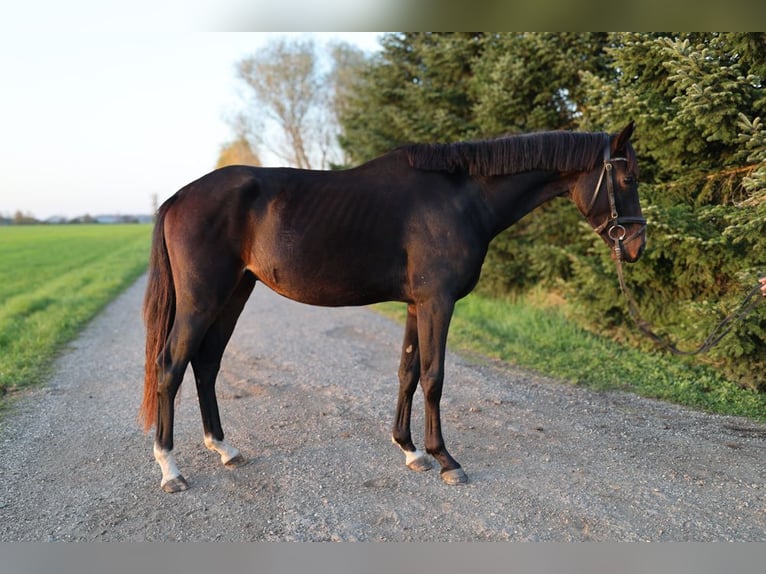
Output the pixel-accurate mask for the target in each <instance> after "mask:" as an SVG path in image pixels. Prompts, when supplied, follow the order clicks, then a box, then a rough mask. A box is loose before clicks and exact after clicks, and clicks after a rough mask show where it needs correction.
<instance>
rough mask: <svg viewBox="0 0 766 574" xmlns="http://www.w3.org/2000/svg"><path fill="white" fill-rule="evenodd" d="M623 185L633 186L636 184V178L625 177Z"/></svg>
mask: <svg viewBox="0 0 766 574" xmlns="http://www.w3.org/2000/svg"><path fill="white" fill-rule="evenodd" d="M622 183H624V184H625V185H633V184H634V183H636V178H635V177H633V176H632V175H626V176H625V177H623V178H622Z"/></svg>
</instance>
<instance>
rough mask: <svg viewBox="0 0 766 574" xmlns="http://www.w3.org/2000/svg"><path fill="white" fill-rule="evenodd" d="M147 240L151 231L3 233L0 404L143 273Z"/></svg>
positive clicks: (69, 228)
mask: <svg viewBox="0 0 766 574" xmlns="http://www.w3.org/2000/svg"><path fill="white" fill-rule="evenodd" d="M150 240H151V225H55V226H54V225H50V226H45V225H39V226H38V225H35V226H9V227H0V403H2V401H3V397H4V396H5V395H7V394H8V393H11V392H13V391H14V390H17V389H21V388H24V387H27V386H30V385H32V384H35V383H37V382H38V381H40V380H41V379H42V378H43V377H44V376H45V375H46V373H47V372H48V370H49V368H50V364H51V359H52V357H53V356H54V355H55V353H56V351H57V350H58V349H59V348H60V347H61V345H62V344H63V343H65V342H67V341H69V340H71V339H72V338H73V337H74V336H75V335H76V334H77V333H78V332H79V330H80V329H81V328H82V327H83V326H84V325H85V323H86V322H87V321H88V320H89V319H91V318H92V317H93V316H94V315H95V314H96V313H97V312H98V311H99V310H100V309H101V308H102V307H103V306H104V305H105V304H106V303H108V302H109V301H110V300H111V299H112V298H114V297H115V296H116V295H117V294H118V293H119V292H120V291H122V290H123V289H124V288H125V287H127V286H128V285H130V284H131V283H132V282H133V281H135V280H136V278H138V277H139V276H140V275H141V274H142V273H143V272H144V271H145V270H146V265H147V262H148V257H149V245H150ZM137 312H138V311H137Z"/></svg>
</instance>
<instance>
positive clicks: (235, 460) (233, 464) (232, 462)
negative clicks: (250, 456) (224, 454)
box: [223, 454, 247, 468]
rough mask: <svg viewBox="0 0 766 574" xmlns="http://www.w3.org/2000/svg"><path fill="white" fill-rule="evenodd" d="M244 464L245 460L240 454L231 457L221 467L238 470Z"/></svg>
mask: <svg viewBox="0 0 766 574" xmlns="http://www.w3.org/2000/svg"><path fill="white" fill-rule="evenodd" d="M246 464H247V459H246V458H245V457H244V456H242V455H241V454H238V455H236V456H233V457H232V458H230V459H229V460H227V461H226V462H225V463H223V465H224V466H225V467H226V468H239V467H240V466H244V465H246Z"/></svg>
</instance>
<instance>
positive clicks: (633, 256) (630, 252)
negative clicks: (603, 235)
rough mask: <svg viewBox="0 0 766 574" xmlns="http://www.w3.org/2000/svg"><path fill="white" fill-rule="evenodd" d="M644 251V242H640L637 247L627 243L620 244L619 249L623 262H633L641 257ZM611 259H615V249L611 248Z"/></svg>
mask: <svg viewBox="0 0 766 574" xmlns="http://www.w3.org/2000/svg"><path fill="white" fill-rule="evenodd" d="M643 253H644V243H643V242H642V243H641V244H640V245H639V246H638V247H637V248H633V247H632V246H630V245H629V244H626V245H623V246H622V251H621V257H620V259H621V260H622V261H624V262H625V263H635V262H636V261H638V260H639V259H640V258H641V255H642V254H643ZM611 256H612V260H613V261H614V260H616V259H617V251H615V250H614V249H612V253H611Z"/></svg>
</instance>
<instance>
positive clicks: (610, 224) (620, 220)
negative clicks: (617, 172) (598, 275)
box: [585, 146, 646, 261]
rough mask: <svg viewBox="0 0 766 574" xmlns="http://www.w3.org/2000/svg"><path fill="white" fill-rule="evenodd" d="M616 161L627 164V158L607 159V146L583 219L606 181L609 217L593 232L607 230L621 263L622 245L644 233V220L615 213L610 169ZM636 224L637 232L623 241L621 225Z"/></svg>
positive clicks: (588, 214) (615, 206)
mask: <svg viewBox="0 0 766 574" xmlns="http://www.w3.org/2000/svg"><path fill="white" fill-rule="evenodd" d="M616 161H624V162H627V161H628V158H626V157H609V146H607V147H605V148H604V164H603V167H602V168H601V175H599V178H598V183H597V184H596V189H595V190H594V192H593V197H591V200H590V204H589V205H588V209H587V210H586V211H585V217H588V216H590V214H591V212H592V211H593V207H594V206H595V205H596V201H598V196H599V193H601V188H602V185H603V183H604V179H606V194H607V198H608V200H609V211H610V213H609V217H608V218H607V219H606V221H604V222H603V223H602V224H601V225H599V226H598V227H594V228H593V230H594V231H595V232H596V233H597V234H599V235H601V234H602V233H603V232H604V230H605V229H607V228H608V230H607V236H608V237H609V239H611V240H612V242H613V243H614V245H613V247H612V248H613V249H614V253H615V256H616V259H617V261H622V250H623V244H624V243H630V242H631V241H633V240H634V239H636V238H637V237H638V236H639V235H641V234H642V233H643V232H644V231H646V219H644V218H643V217H637V216H625V215H623V216H621V215H619V214H618V213H617V201H616V200H615V195H614V173H613V172H612V168H613V167H614V166H613V165H612V164H613V163H614V162H616ZM634 223H638V224H640V225H641V227H639V228H638V230H637V231H636V232H635V233H633V234H632V235H631V236H630V237H628V238H627V239H625V235H626V234H627V230H626V229H625V225H623V224H628V225H630V224H634Z"/></svg>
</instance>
